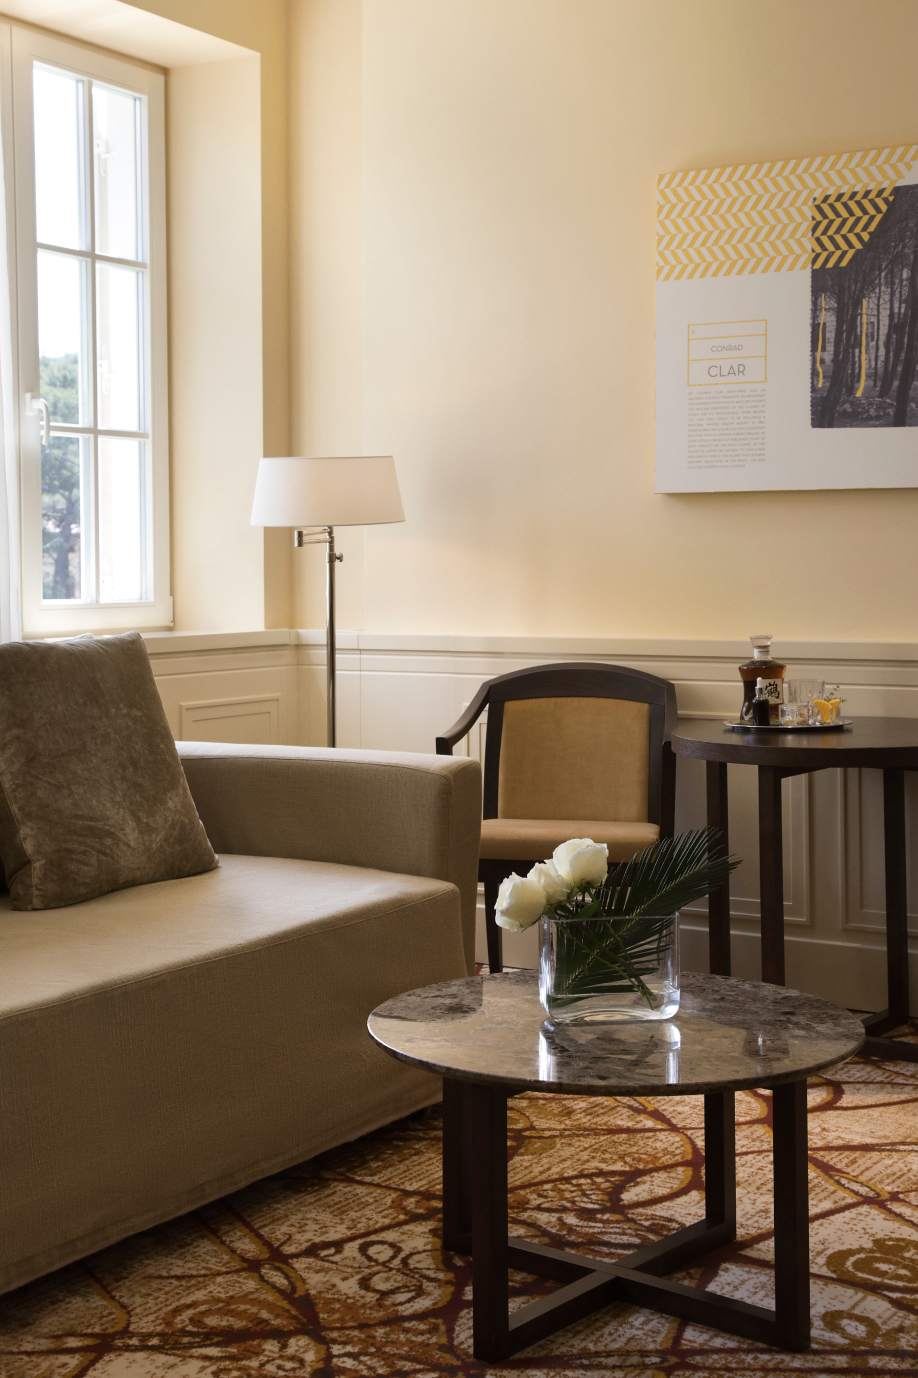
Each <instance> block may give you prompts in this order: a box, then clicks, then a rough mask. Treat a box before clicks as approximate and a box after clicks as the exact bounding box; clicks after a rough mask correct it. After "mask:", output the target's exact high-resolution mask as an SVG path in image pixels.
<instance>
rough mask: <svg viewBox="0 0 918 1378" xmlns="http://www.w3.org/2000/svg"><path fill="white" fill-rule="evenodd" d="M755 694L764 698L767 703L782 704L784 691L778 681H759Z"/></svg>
mask: <svg viewBox="0 0 918 1378" xmlns="http://www.w3.org/2000/svg"><path fill="white" fill-rule="evenodd" d="M756 692H757V693H761V694H763V695H764V696H765V698H766V699H767V700H768V702H769V703H783V701H784V689H783V685H782V683H781V681H780V680H779V679H764V678H763V679H760V680H759V681H758V689H757V691H756Z"/></svg>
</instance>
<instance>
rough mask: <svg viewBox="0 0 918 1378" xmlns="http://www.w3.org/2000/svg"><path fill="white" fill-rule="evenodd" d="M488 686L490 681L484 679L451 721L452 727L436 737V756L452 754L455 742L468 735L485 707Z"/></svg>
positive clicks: (489, 686)
mask: <svg viewBox="0 0 918 1378" xmlns="http://www.w3.org/2000/svg"><path fill="white" fill-rule="evenodd" d="M490 688H491V681H490V680H485V682H484V684H483V685H482V686H481V688H480V689H479V690H478V693H477V694H476V695H475V697H474V698H473V699H472V702H471V703H470V704H469V705H468V707H467V708H466V710H465V712H464V713H463V714H462V716H461V717H460V718H458V719H457V720H456V722H454V723H453V725H452V727H451V728H449V730H448V731H447V732H444V734H443V736H442V737H438V738H437V755H438V756H452V754H453V747H454V746H455V745H456V743H457V742H461V741H462V738H463V737H466V736H468V734H469V732H471V730H472V728H473V727H474V725H475V723H476V722H477V721H478V719H479V718H480V717H481V715H482V713H483V712H484V710H485V708H486V707H487V704H488V693H489V691H490Z"/></svg>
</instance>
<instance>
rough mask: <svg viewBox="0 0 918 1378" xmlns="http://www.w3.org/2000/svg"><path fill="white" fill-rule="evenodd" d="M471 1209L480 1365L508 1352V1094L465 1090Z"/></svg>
mask: <svg viewBox="0 0 918 1378" xmlns="http://www.w3.org/2000/svg"><path fill="white" fill-rule="evenodd" d="M464 1111H465V1116H466V1124H467V1128H468V1135H469V1140H468V1142H469V1145H470V1147H471V1146H472V1145H474V1148H473V1151H471V1152H470V1153H469V1157H468V1160H467V1163H466V1167H467V1169H468V1171H469V1177H470V1182H471V1203H472V1327H473V1337H474V1353H475V1358H476V1359H489V1360H498V1359H503V1358H506V1357H507V1355H508V1353H509V1351H510V1318H509V1284H508V1277H507V1270H508V1266H509V1256H508V1246H507V1093H506V1091H503V1090H502V1089H501V1088H500V1087H494V1086H484V1085H476V1084H475V1083H472V1082H469V1083H468V1084H467V1085H466V1087H465V1107H464Z"/></svg>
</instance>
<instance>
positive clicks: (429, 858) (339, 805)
mask: <svg viewBox="0 0 918 1378" xmlns="http://www.w3.org/2000/svg"><path fill="white" fill-rule="evenodd" d="M176 745H177V747H178V752H179V756H180V757H181V760H182V765H183V766H184V769H185V775H186V777H187V779H188V784H189V786H190V788H191V793H192V795H193V797H194V801H195V804H196V806H197V809H198V813H199V814H200V815H201V820H202V822H203V823H204V827H205V828H206V829H207V833H208V836H209V837H210V840H211V843H212V844H213V847H214V850H215V851H217V852H237V853H241V854H243V855H247V856H283V857H295V858H299V859H303V860H310V861H333V862H339V863H341V864H342V865H347V866H366V867H370V868H374V869H377V870H381V871H398V872H401V873H402V874H405V875H414V876H430V877H431V878H432V879H438V880H448V881H451V882H452V883H453V884H454V885H456V886H457V888H458V890H459V894H460V897H461V902H462V921H463V933H464V938H465V946H466V957H467V959H468V962H469V967H470V969H471V964H472V962H473V960H474V928H475V901H476V893H477V878H478V846H479V840H480V834H481V771H480V768H479V766H478V762H477V761H473V760H468V759H466V758H458V757H457V758H456V759H449V760H444V759H443V758H442V757H439V756H421V755H410V754H408V753H393V752H384V751H342V750H328V749H326V748H322V747H297V746H236V745H233V744H231V743H224V742H216V743H215V742H177V743H176Z"/></svg>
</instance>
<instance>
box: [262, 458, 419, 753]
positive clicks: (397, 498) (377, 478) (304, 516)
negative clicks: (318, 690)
mask: <svg viewBox="0 0 918 1378" xmlns="http://www.w3.org/2000/svg"><path fill="white" fill-rule="evenodd" d="M404 520H405V514H404V512H403V511H402V499H401V494H400V493H399V489H398V478H397V477H396V473H395V461H394V460H393V458H392V456H391V455H350V456H341V457H334V458H331V457H322V458H318V459H307V458H294V457H290V456H288V457H285V458H277V459H263V460H262V461H261V463H260V464H259V466H258V477H257V478H256V480H255V499H254V502H253V504H252V525H253V526H286V527H290V528H292V530H293V544H294V546H295V547H296V548H297V549H300V547H301V546H306V545H324V546H325V547H326V548H327V562H328V576H327V581H326V601H327V612H326V623H325V627H326V658H325V668H326V681H327V686H328V745H329V746H334V745H335V742H336V737H337V733H336V726H335V566H336V565H337V563H338V561H339V560H343V559H344V556H343V555H342V554H341V553H340V552H339V551H337V550H335V527H336V526H375V525H377V524H379V523H382V522H403V521H404Z"/></svg>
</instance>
